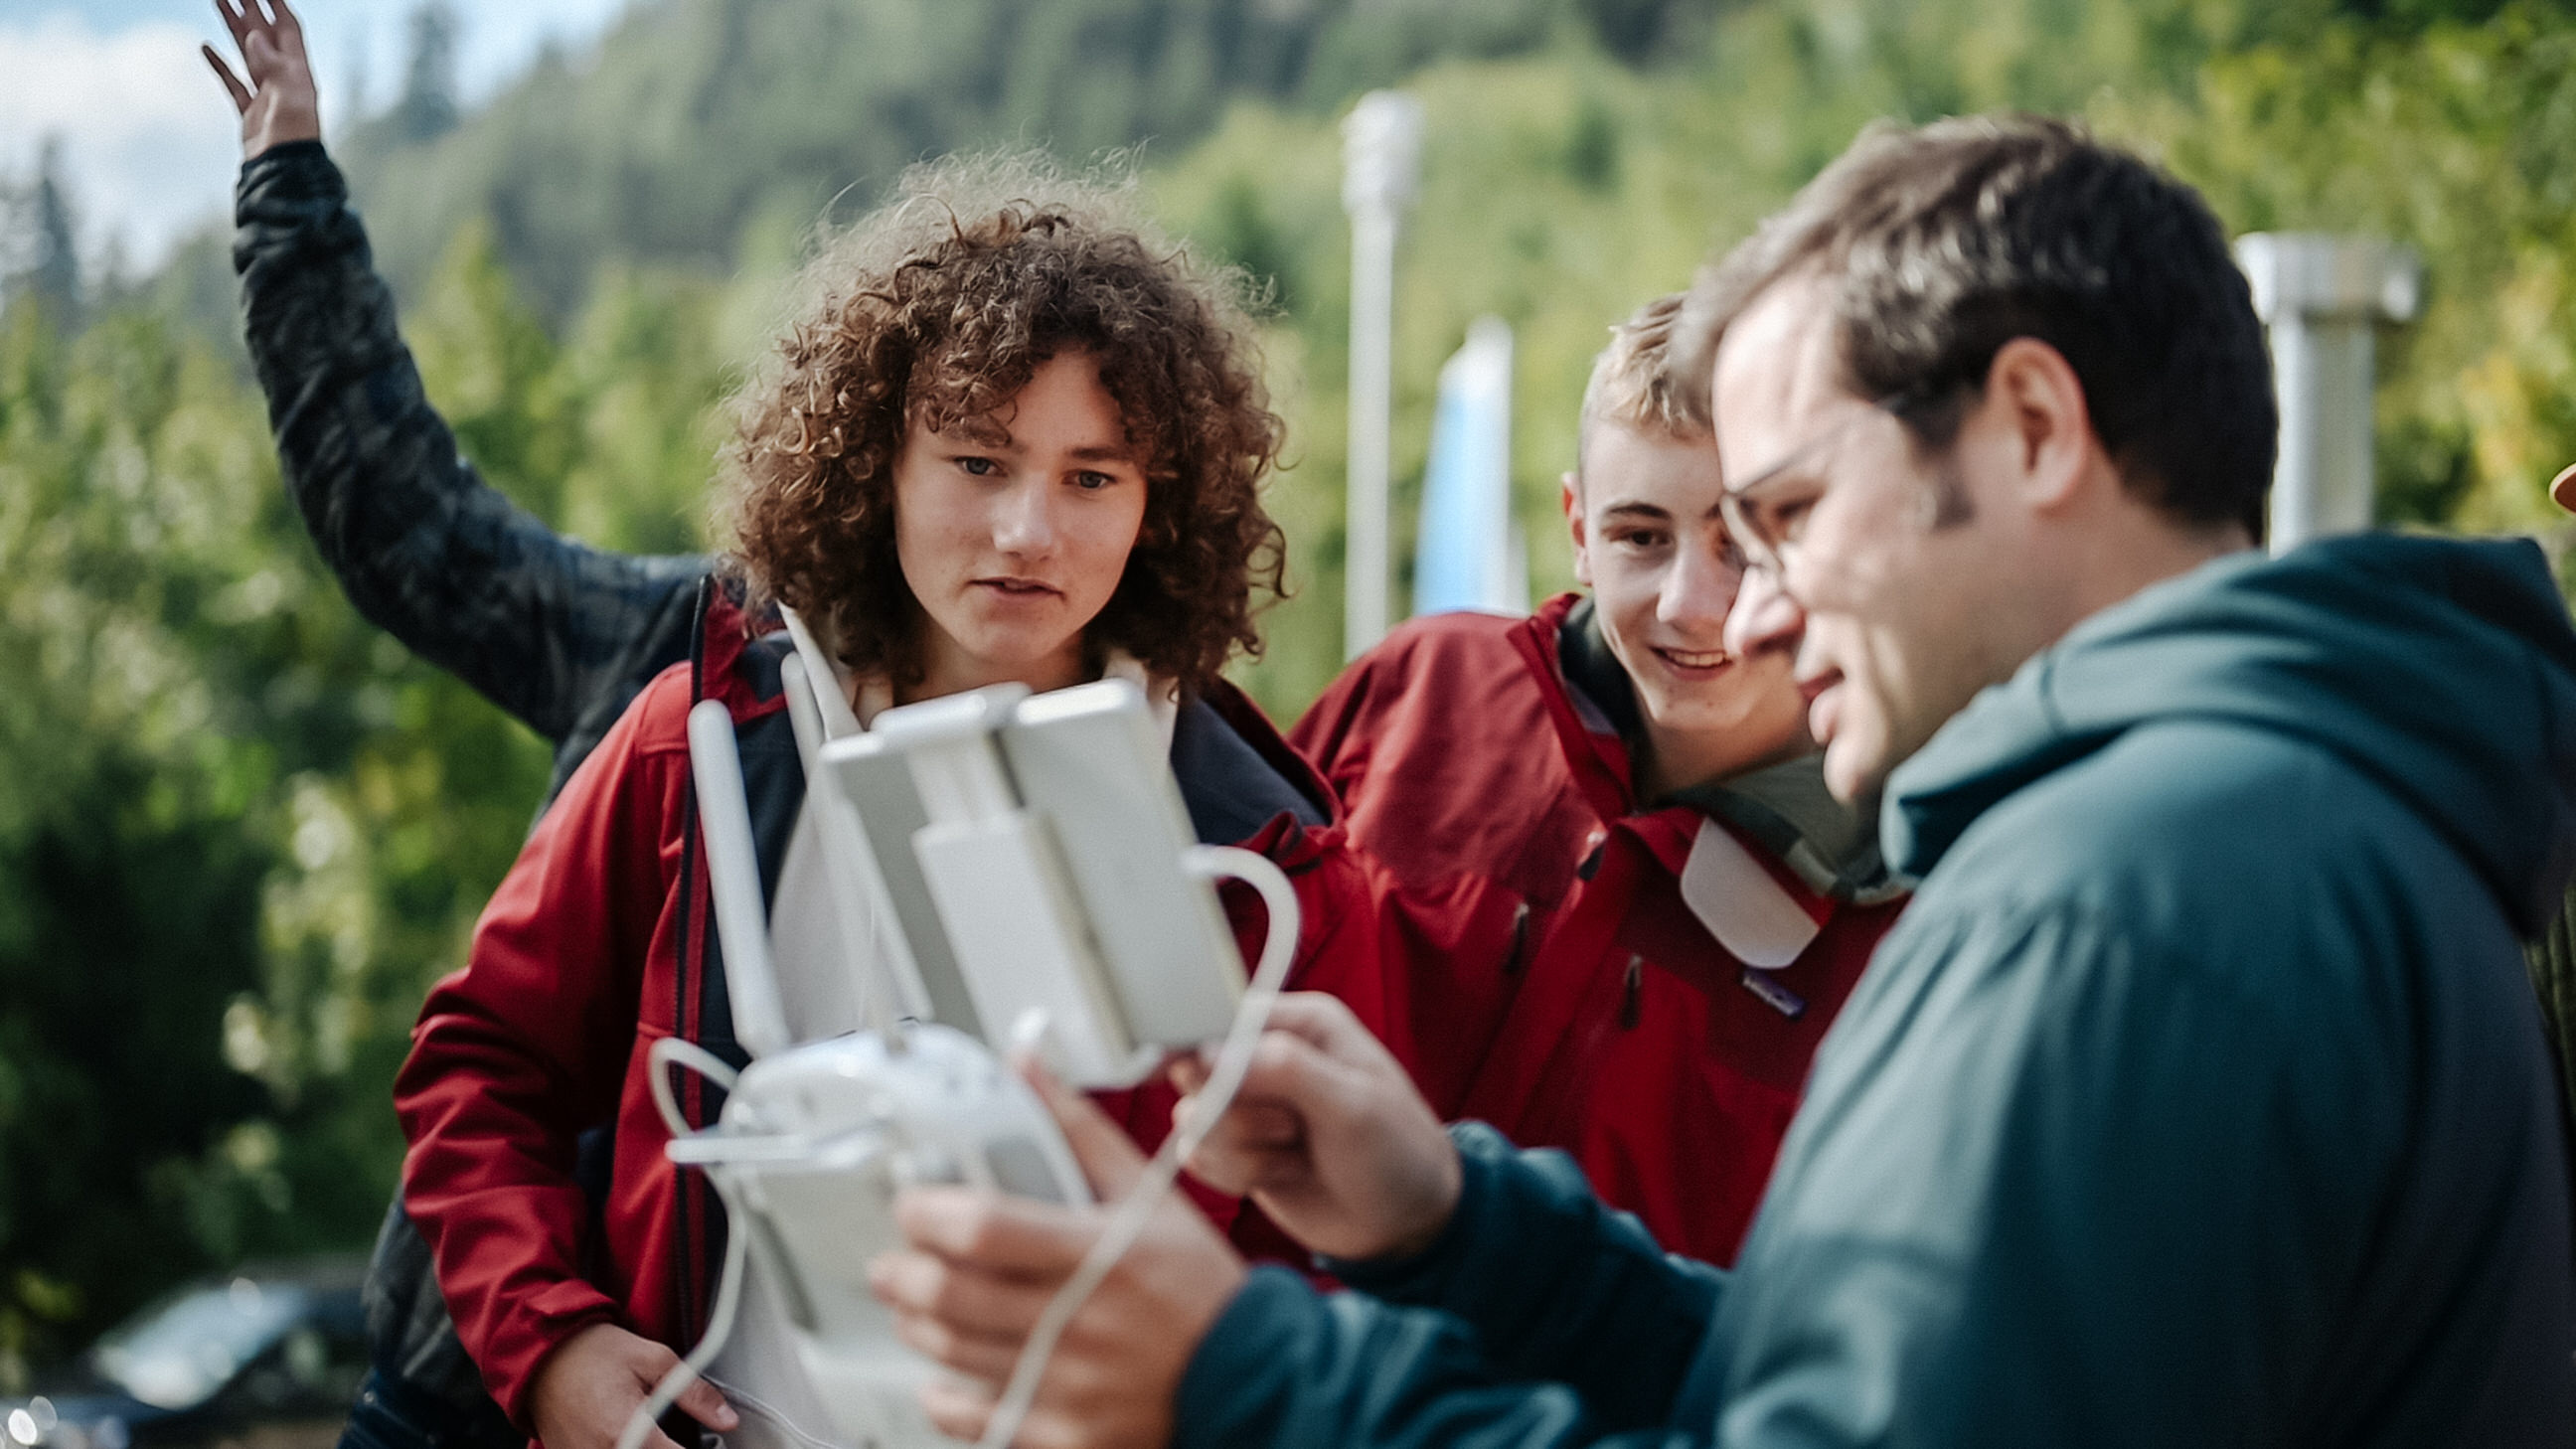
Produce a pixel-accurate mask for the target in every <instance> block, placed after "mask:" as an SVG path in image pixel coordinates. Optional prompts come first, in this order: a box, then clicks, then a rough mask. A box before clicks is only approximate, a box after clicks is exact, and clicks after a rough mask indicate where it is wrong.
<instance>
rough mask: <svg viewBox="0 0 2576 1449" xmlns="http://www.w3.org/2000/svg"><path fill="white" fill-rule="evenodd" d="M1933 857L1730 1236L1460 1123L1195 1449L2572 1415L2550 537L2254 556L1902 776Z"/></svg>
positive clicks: (2521, 1440) (2155, 602) (1835, 1439)
mask: <svg viewBox="0 0 2576 1449" xmlns="http://www.w3.org/2000/svg"><path fill="white" fill-rule="evenodd" d="M1882 831H1883V835H1884V839H1885V844H1886V847H1887V850H1888V853H1889V858H1890V860H1891V861H1892V862H1893V863H1895V864H1896V865H1897V867H1898V868H1899V869H1901V870H1903V871H1904V872H1906V873H1907V874H1909V875H1913V876H1917V877H1919V878H1920V879H1921V881H1922V884H1921V888H1920V890H1919V892H1918V893H1917V895H1916V897H1915V902H1914V905H1913V907H1912V908H1911V909H1910V910H1909V912H1908V913H1907V915H1906V917H1905V919H1904V920H1903V921H1902V922H1901V923H1900V924H1899V926H1898V928H1897V930H1896V931H1895V932H1894V933H1893V934H1891V935H1890V936H1889V938H1888V939H1887V941H1886V942H1885V943H1884V944H1883V945H1882V946H1881V948H1880V950H1879V952H1878V955H1877V956H1876V958H1875V959H1874V960H1873V961H1872V963H1871V965H1870V968H1869V971H1868V974H1867V975H1866V976H1865V977H1864V978H1863V979H1862V981H1861V983H1860V985H1859V987H1858V988H1857V990H1856V991H1855V993H1854V994H1853V996H1852V998H1851V1000H1850V1002H1849V1004H1848V1005H1847V1006H1846V1007H1845V1008H1844V1011H1843V1014H1842V1016H1841V1018H1840V1020H1838V1021H1837V1023H1836V1024H1835V1026H1834V1028H1833V1030H1832V1032H1831V1033H1830V1034H1829V1035H1828V1036H1827V1038H1826V1040H1825V1042H1824V1045H1823V1047H1822V1049H1821V1051H1820V1052H1819V1054H1818V1056H1817V1060H1816V1065H1815V1068H1814V1073H1813V1076H1812V1078H1811V1079H1810V1081H1809V1084H1808V1091H1807V1096H1806V1099H1805V1102H1804V1105H1803V1106H1802V1108H1801V1110H1800V1112H1799V1115H1798V1118H1797V1121H1796V1123H1795V1124H1794V1126H1793V1127H1792V1128H1791V1130H1790V1133H1789V1137H1788V1140H1787V1143H1786V1144H1785V1146H1784V1147H1783V1149H1782V1151H1781V1155H1780V1159H1779V1164H1778V1167H1777V1170H1776V1171H1775V1173H1774V1175H1773V1178H1772V1181H1771V1185H1770V1189H1769V1192H1768V1194H1767V1196H1766V1197H1765V1198H1764V1201H1763V1205H1762V1208H1761V1211H1760V1214H1759V1215H1758V1217H1757V1218H1756V1220H1755V1222H1754V1226H1753V1229H1752V1232H1751V1235H1750V1236H1749V1237H1748V1239H1747V1240H1746V1242H1745V1246H1744V1250H1743V1253H1742V1255H1741V1257H1740V1258H1739V1260H1738V1262H1737V1265H1736V1267H1735V1269H1734V1270H1733V1271H1731V1272H1724V1273H1721V1272H1719V1271H1717V1270H1715V1269H1712V1268H1708V1267H1706V1266H1703V1265H1699V1264H1693V1263H1687V1262H1683V1261H1680V1260H1677V1259H1671V1258H1667V1257H1665V1256H1663V1255H1662V1254H1660V1253H1659V1252H1657V1251H1656V1249H1655V1247H1654V1245H1653V1243H1652V1242H1651V1241H1649V1240H1648V1239H1647V1238H1646V1237H1645V1235H1644V1234H1643V1233H1642V1232H1641V1231H1639V1230H1638V1229H1637V1227H1636V1225H1635V1224H1634V1223H1633V1222H1632V1221H1629V1220H1627V1219H1624V1218H1622V1217H1621V1216H1620V1215H1618V1214H1616V1213H1613V1212H1610V1211H1609V1210H1607V1209H1605V1208H1603V1207H1602V1206H1601V1205H1600V1204H1599V1203H1598V1201H1597V1200H1595V1199H1594V1198H1592V1196H1591V1195H1590V1194H1589V1192H1587V1191H1586V1190H1585V1189H1584V1186H1583V1184H1582V1181H1581V1179H1580V1176H1579V1175H1578V1174H1576V1173H1575V1172H1574V1171H1573V1170H1572V1169H1571V1168H1570V1167H1569V1166H1568V1165H1567V1164H1566V1163H1565V1162H1564V1161H1563V1159H1561V1158H1556V1157H1553V1156H1552V1155H1550V1154H1546V1153H1528V1154H1522V1153H1517V1152H1514V1151H1512V1150H1511V1149H1510V1147H1509V1146H1508V1144H1505V1143H1504V1142H1502V1141H1501V1139H1500V1138H1499V1137H1497V1136H1495V1135H1494V1134H1493V1133H1492V1132H1491V1131H1490V1130H1488V1129H1484V1128H1481V1127H1478V1126H1475V1125H1473V1124H1467V1125H1462V1126H1460V1127H1459V1128H1457V1129H1456V1130H1455V1138H1456V1140H1457V1143H1458V1146H1459V1151H1460V1155H1461V1158H1462V1160H1463V1162H1464V1164H1465V1166H1466V1190H1465V1192H1464V1194H1463V1196H1462V1197H1461V1200H1460V1203H1459V1206H1458V1210H1457V1213H1456V1215H1455V1217H1454V1218H1453V1220H1452V1221H1451V1223H1450V1224H1449V1226H1448V1228H1447V1230H1446V1231H1445V1233H1444V1234H1443V1236H1442V1238H1441V1239H1440V1241H1439V1242H1438V1243H1437V1244H1436V1245H1435V1246H1434V1247H1433V1248H1432V1249H1431V1250H1430V1251H1429V1252H1428V1253H1426V1254H1424V1255H1423V1256H1421V1257H1419V1258H1416V1259H1413V1260H1410V1261H1407V1262H1404V1263H1399V1264H1342V1265H1336V1266H1337V1268H1338V1270H1339V1271H1341V1272H1342V1273H1343V1275H1344V1277H1345V1279H1346V1281H1349V1282H1350V1283H1352V1284H1353V1285H1354V1286H1355V1287H1358V1288H1361V1289H1364V1290H1366V1291H1365V1292H1360V1293H1344V1294H1332V1295H1324V1294H1318V1293H1316V1292H1315V1291H1314V1290H1312V1289H1311V1288H1309V1287H1308V1286H1307V1285H1306V1284H1305V1282H1304V1281H1303V1280H1301V1279H1299V1278H1298V1277H1296V1276H1295V1275H1293V1274H1290V1273H1287V1272H1285V1271H1282V1270H1279V1269H1262V1270H1257V1271H1256V1272H1255V1273H1254V1274H1253V1276H1252V1277H1251V1279H1250V1280H1249V1281H1248V1282H1247V1284H1246V1286H1245V1288H1244V1290H1243V1292H1242V1293H1241V1294H1240V1295H1239V1296H1238V1297H1237V1299H1236V1300H1235V1301H1234V1302H1233V1303H1232V1304H1231V1305H1230V1306H1229V1307H1228V1309H1227V1311H1226V1312H1225V1313H1224V1315H1223V1316H1221V1317H1220V1318H1219V1320H1218V1321H1217V1323H1216V1324H1215V1325H1214V1327H1213V1328H1212V1329H1211V1331H1210V1333H1209V1334H1208V1336H1207V1338H1206V1339H1205V1340H1204V1341H1203V1342H1202V1344H1201V1345H1200V1348H1199V1350H1198V1352H1197V1354H1196V1356H1195V1357H1194V1358H1193V1360H1192V1362H1191V1364H1190V1367H1189V1370H1188V1372H1187V1374H1186V1376H1185V1377H1184V1379H1183V1382H1182V1385H1181V1390H1180V1394H1179V1397H1178V1402H1177V1405H1176V1408H1177V1414H1178V1418H1177V1422H1178V1431H1177V1433H1176V1442H1177V1443H1179V1444H1182V1445H1184V1446H1191V1449H1196V1446H1202V1445H1204V1446H1211V1449H1212V1446H1217V1445H1240V1446H1258V1445H1297V1446H1305V1445H1318V1446H1320V1445H1349V1446H1432V1445H1443V1446H1476V1449H1482V1446H1500V1445H1532V1446H1536V1445H1572V1444H1589V1443H1616V1444H1621V1445H1628V1444H1635V1445H1649V1444H1653V1445H1665V1444H1669V1445H1696V1444H1720V1445H1728V1446H1748V1449H1749V1446H1763V1449H1770V1446H1814V1449H1825V1446H1841V1445H1861V1444H1868V1445H1897V1446H1924V1449H1931V1446H1945V1449H1946V1446H1961V1449H1967V1446H1976V1449H2012V1446H2021V1445H2031V1446H2038V1445H2050V1446H2123V1445H2139V1446H2146V1445H2155V1446H2191V1449H2222V1446H2234V1445H2355V1446H2378V1445H2391V1446H2393V1445H2425V1446H2433V1445H2442V1446H2448V1445H2481V1446H2523V1445H2550V1446H2554V1449H2564V1446H2566V1445H2568V1444H2569V1443H2571V1442H2576V1358H2571V1355H2572V1354H2576V1286H2571V1276H2570V1262H2569V1258H2570V1226H2569V1205H2568V1189H2567V1182H2568V1172H2567V1157H2566V1153H2567V1144H2566V1142H2565V1140H2564V1132H2563V1129H2562V1126H2561V1121H2560V1114H2559V1109H2558V1105H2557V1086H2556V1082H2555V1078H2554V1076H2553V1072H2552V1068H2551V1065H2550V1063H2549V1060H2548V1057H2547V1055H2546V1048H2545V1047H2544V1044H2543V1040H2542V1035H2541V1027H2540V1022H2539V1016H2538V1012H2537V1008H2536V1005H2535V1003H2534V1000H2533V996H2532V991H2531V987H2530V984H2529V982H2528V980H2527V979H2526V977H2525V975H2524V971H2523V966H2522V958H2521V954H2520V950H2519V945H2518V939H2519V938H2520V937H2523V936H2529V935H2532V934H2536V933H2537V932H2538V931H2539V930H2540V929H2541V928H2542V927H2543V926H2544V925H2546V924H2547V921H2548V919H2549V917H2550V916H2551V915H2553V914H2554V913H2555V910H2556V906H2557V902H2558V898H2559V892H2560V891H2561V889H2562V888H2563V887H2564V886H2565V885H2566V883H2567V878H2568V875H2569V873H2570V869H2571V866H2576V632H2571V630H2570V628H2569V624H2568V618H2567V611H2566V608H2565V606H2564V605H2563V604H2562V603H2561V602H2560V600H2559V598H2558V595H2557V592H2556V590H2555V588H2554V586H2553V584H2552V582H2551V579H2550V576H2549V572H2548V569H2547V568H2546V566H2545V565H2544V563H2543V561H2542V559H2541V556H2540V554H2539V551H2538V550H2537V549H2535V548H2533V547H2532V546H2531V545H2529V544H2527V543H2464V542H2455V541H2445V540H2434V539H2422V538H2401V537H2391V536H2366V537H2358V538H2350V539H2340V540H2333V541H2329V542H2325V543H2321V544H2315V545H2311V546H2309V547H2307V548H2303V549H2301V550H2299V551H2297V552H2295V553H2293V554H2291V555H2289V556H2288V557H2286V558H2283V559H2279V560H2265V559H2262V558H2259V557H2257V556H2253V555H2250V554H2249V555H2240V556H2236V557H2231V558H2227V559H2223V560H2220V561H2218V562H2215V563H2212V564H2209V565H2207V566H2205V567H2202V568H2200V569H2197V570H2194V571H2193V572H2191V573H2189V574H2186V575H2184V576H2182V577H2180V578H2177V579H2173V580H2169V581H2167V582H2165V583H2163V584H2160V585H2157V586H2155V587H2153V588H2150V589H2148V590H2146V591H2144V592H2142V593H2140V594H2139V595H2137V596H2136V597H2134V598H2132V599H2129V600H2127V601H2125V602H2123V603H2121V604H2119V605H2116V606H2114V607H2112V608H2110V609H2107V610H2104V611H2102V612H2101V613H2099V614H2097V615H2095V616H2094V617H2092V618H2090V619H2088V620H2086V621H2085V622H2084V623H2083V624H2081V625H2080V626H2078V627H2077V628H2076V629H2075V630H2073V631H2072V632H2070V633H2069V634H2068V635H2067V636H2066V638H2064V639H2063V640H2061V641H2060V642H2059V643H2058V644H2057V645H2055V646H2054V647H2052V648H2050V649H2048V650H2047V651H2045V652H2043V653H2042V654H2040V655H2039V656H2037V657H2036V658H2034V659H2032V660H2031V661H2030V662H2029V663H2028V664H2027V665H2026V666H2024V667H2023V668H2022V669H2021V670H2020V671H2019V672H2018V673H2017V674H2016V675H2015V676H2014V677H2013V678H2012V679H2011V680H2010V681H2009V682H2007V683H2005V684H2003V685H1999V686H1997V687H1995V688H1992V689H1989V690H1987V691H1986V692H1985V693H1984V694H1982V695H1980V696H1979V697H1978V699H1977V700H1976V701H1975V702H1974V703H1973V704H1972V705H1971V706H1970V707H1969V708H1968V709H1966V710H1965V711H1963V712H1962V713H1961V714H1960V715H1958V716H1957V717H1956V718H1955V719H1953V720H1952V721H1950V723H1949V724H1948V725H1947V726H1945V727H1944V728H1943V729H1942V730H1941V731H1940V733H1939V734H1938V735H1937V736H1935V737H1934V738H1933V740H1932V741H1931V742H1930V743H1929V744H1928V745H1926V746H1925V747H1924V749H1923V750H1922V751H1921V752H1919V753H1918V754H1917V755H1916V756H1915V757H1914V758H1913V759H1911V760H1909V761H1908V762H1906V763H1905V764H1904V765H1903V766H1902V767H1900V768H1899V769H1898V770H1897V772H1896V773H1895V775H1894V777H1893V778H1892V779H1891V780H1890V782H1889V787H1888V794H1887V798H1886V801H1885V804H1884V818H1883V825H1882Z"/></svg>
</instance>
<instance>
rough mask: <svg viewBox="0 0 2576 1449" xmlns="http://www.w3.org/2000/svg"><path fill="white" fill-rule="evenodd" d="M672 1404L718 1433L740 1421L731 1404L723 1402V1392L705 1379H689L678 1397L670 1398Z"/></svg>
mask: <svg viewBox="0 0 2576 1449" xmlns="http://www.w3.org/2000/svg"><path fill="white" fill-rule="evenodd" d="M672 1406H673V1407H674V1408H677V1409H678V1410H679V1411H680V1412H681V1413H683V1414H686V1415H688V1416H689V1417H690V1418H692V1419H695V1420H697V1421H698V1422H699V1423H701V1424H704V1425H706V1426H707V1427H708V1428H710V1429H713V1430H715V1431H716V1432H717V1433H719V1434H721V1433H724V1432H726V1431H727V1430H729V1429H732V1428H734V1427H735V1426H736V1425H737V1424H738V1423H739V1422H740V1420H739V1418H738V1416H737V1415H735V1413H734V1411H733V1405H731V1404H728V1403H726V1402H725V1396H724V1394H723V1392H722V1391H721V1390H719V1389H717V1388H716V1386H715V1385H713V1384H711V1383H708V1382H707V1381H706V1380H705V1379H691V1380H690V1381H689V1386H688V1387H687V1388H685V1389H682V1390H681V1391H680V1397H678V1398H677V1399H674V1400H672Z"/></svg>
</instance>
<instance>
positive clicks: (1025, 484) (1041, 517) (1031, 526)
mask: <svg viewBox="0 0 2576 1449" xmlns="http://www.w3.org/2000/svg"><path fill="white" fill-rule="evenodd" d="M1055 541H1056V518H1055V490H1053V489H1051V488H1049V487H1047V486H1046V482H1045V480H1044V479H1042V478H1037V477H1034V476H1027V477H1022V478H1020V479H1018V480H1017V481H1016V482H1014V483H1013V484H1012V485H1011V486H1010V487H1008V488H1004V489H1001V490H1000V491H999V492H997V493H996V494H995V495H994V498H993V546H994V547H995V548H997V549H999V550H1001V551H1002V552H1003V553H1004V554H1007V555H1010V556H1011V557H1014V558H1031V557H1042V556H1044V555H1045V554H1047V553H1049V552H1051V551H1053V549H1054V548H1055Z"/></svg>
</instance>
